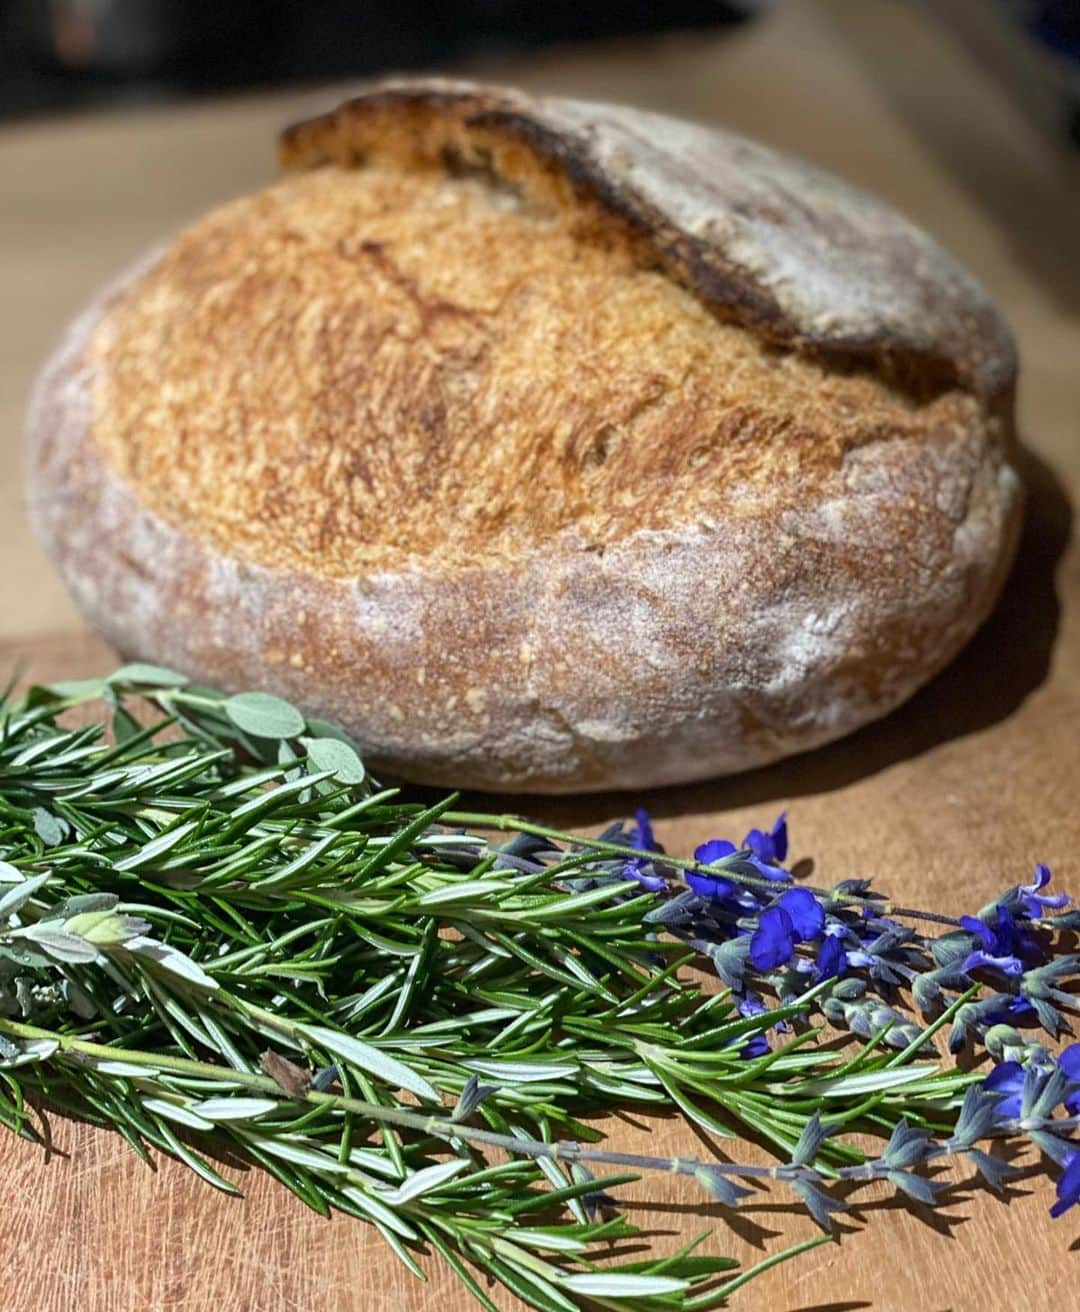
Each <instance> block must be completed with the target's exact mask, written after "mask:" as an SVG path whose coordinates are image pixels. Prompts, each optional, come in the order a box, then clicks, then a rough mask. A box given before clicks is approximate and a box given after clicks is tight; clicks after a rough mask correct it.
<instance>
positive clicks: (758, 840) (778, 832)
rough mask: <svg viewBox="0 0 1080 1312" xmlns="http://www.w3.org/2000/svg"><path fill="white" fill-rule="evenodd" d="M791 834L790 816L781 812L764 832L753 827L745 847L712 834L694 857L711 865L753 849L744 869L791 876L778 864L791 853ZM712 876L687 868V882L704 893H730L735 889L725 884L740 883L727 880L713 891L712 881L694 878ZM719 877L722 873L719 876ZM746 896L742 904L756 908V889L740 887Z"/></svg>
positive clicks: (784, 877)
mask: <svg viewBox="0 0 1080 1312" xmlns="http://www.w3.org/2000/svg"><path fill="white" fill-rule="evenodd" d="M787 850H788V834H787V818H786V816H784V815H781V816H780V817H779V818H778V819H777V821H776V823H775V824H774V825H773V827H772V829H770V830H769V832H768V833H767V834H766V833H763V832H762V830H760V829H751V830H750V832H749V833H748V834H747V835H746V837H745V838H744V839H743V842H742V847H736V846H735V844H734V843H732V842H729V841H728V839H726V838H711V839H709V841H708V842H707V843H702V845H701V846H700V847H699V848H698V849H697V851H695V853H694V860H695V861H700V862H702V864H704V865H711V864H712V863H713V862H714V861H720V860H721V859H722V858H724V857H727V856H734V855H735V854H736V853H737V852H749V853H750V855H749V857H746V858H744V859H743V862H742V863H741V864H742V867H743V870H744V871H747V870H748V872H752V873H753V874H755V875H757V876H759V877H760V878H763V879H771V880H774V881H780V880H789V879H790V878H791V874H790V872H789V871H787V870H783V869H781V868H780V866H779V865H778V864H776V863H777V862H779V861H782V860H783V859H784V857H785V856H787ZM695 878H696V879H698V880H702V879H703V878H705V879H708V878H711V876H704V877H703V876H702V875H700V874H697V875H694V873H693V872H687V876H686V882H687V883H688V884H689V885H690V887H691V888H692V889H693V890H694V891H695V892H696V893H700V895H701V896H702V897H729V896H730V894H731V891H732V889H731V888H726V887H724V885H726V884H728V883H731V884H732V887H737V886H738V881H728V880H723V881H722V883H721V889H720V891H719V892H713V891H711V885H709V884H705V883H702V884H701V885H700V887H699V886H698V884H696V883H695V882H694V880H695ZM718 878H719V877H718ZM739 891H740V893H742V894H743V895H744V896H742V897H741V898H740V905H742V906H743V907H744V908H745V909H746V910H755V909H756V906H757V902H758V899H757V898H756V897H755V895H754V890H752V889H749V888H746V887H742V888H740V889H739Z"/></svg>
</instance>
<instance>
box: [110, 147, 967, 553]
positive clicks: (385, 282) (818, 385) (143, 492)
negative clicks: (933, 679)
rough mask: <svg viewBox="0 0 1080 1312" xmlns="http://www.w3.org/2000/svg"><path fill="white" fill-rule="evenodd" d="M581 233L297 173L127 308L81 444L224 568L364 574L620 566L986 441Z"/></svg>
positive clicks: (352, 173) (464, 189) (143, 287)
mask: <svg viewBox="0 0 1080 1312" xmlns="http://www.w3.org/2000/svg"><path fill="white" fill-rule="evenodd" d="M576 218H577V214H576V211H575V209H574V207H572V206H571V207H568V208H567V209H565V210H559V209H554V208H551V207H547V206H540V205H530V204H529V203H527V202H526V201H524V200H522V199H520V198H517V197H514V196H513V195H509V194H507V193H506V192H503V191H499V190H495V189H493V188H492V187H491V186H489V185H488V184H487V183H486V182H484V181H481V180H478V179H476V178H473V177H452V176H448V175H447V174H446V173H445V172H444V171H443V170H442V169H441V168H439V167H438V166H436V167H432V168H413V169H402V168H401V167H399V166H397V165H395V164H390V165H385V164H383V165H380V164H377V163H371V164H368V165H366V166H364V167H359V168H355V169H352V170H348V171H342V170H338V169H318V170H314V171H312V172H305V173H299V174H294V175H291V176H289V177H286V178H285V179H284V180H283V181H281V182H279V183H277V184H276V185H275V186H273V187H271V188H269V189H268V190H266V191H264V192H261V193H259V194H258V195H256V196H253V197H248V198H244V199H242V200H238V201H234V202H233V203H231V204H229V205H226V206H225V207H223V208H222V209H220V210H217V211H215V212H214V213H212V214H210V215H208V216H207V217H206V218H204V219H202V220H201V221H200V222H198V223H197V224H196V225H195V226H194V227H192V228H190V229H188V230H187V231H186V232H184V233H182V234H181V235H180V236H179V237H178V238H177V239H176V240H175V241H174V242H173V243H172V244H171V245H170V246H169V248H168V249H167V250H166V251H165V252H164V253H163V255H162V256H161V258H160V259H159V260H158V261H156V262H155V263H154V264H153V266H152V267H151V268H149V269H148V270H147V271H146V272H145V273H143V274H142V275H141V277H139V278H138V279H136V280H135V282H134V283H132V285H131V286H129V287H128V288H126V289H125V291H124V293H123V295H122V296H120V297H118V298H117V300H116V302H115V303H114V306H113V308H112V310H111V312H110V314H109V316H108V317H107V318H106V319H105V320H103V321H102V323H101V324H100V325H99V326H98V329H97V331H96V332H95V334H94V337H93V340H92V341H91V344H90V356H91V360H92V361H93V362H94V364H95V365H96V366H97V386H96V389H95V394H94V418H93V440H94V441H95V443H96V444H97V445H98V446H99V447H100V449H101V450H102V452H103V453H104V454H105V456H106V458H107V459H109V460H110V461H111V462H112V464H113V466H114V468H115V469H116V471H117V473H118V474H119V475H120V476H121V477H122V478H124V479H125V480H126V481H128V482H129V483H131V484H132V485H133V486H134V487H135V488H137V489H138V492H139V496H140V498H141V499H143V500H144V501H145V502H146V504H148V505H150V506H151V507H153V509H155V510H156V511H157V512H158V513H159V514H160V515H162V516H163V517H164V518H166V519H168V520H170V521H171V522H172V523H174V524H177V525H182V526H183V527H184V529H185V531H187V532H189V533H191V534H193V535H196V536H198V537H200V538H203V539H205V540H207V541H209V542H211V543H212V544H213V545H214V546H215V547H216V548H218V549H219V550H223V551H229V552H234V553H236V554H238V555H239V556H241V557H243V558H245V559H249V560H253V561H259V562H262V563H265V564H266V565H268V566H271V567H276V568H291V569H304V570H309V571H312V572H315V573H322V574H328V575H332V576H336V577H349V576H351V575H354V574H355V573H357V572H358V571H365V570H373V569H383V568H394V567H399V568H400V567H402V566H404V565H408V564H420V563H421V562H423V563H424V565H425V567H426V568H430V569H435V570H439V571H444V570H450V569H453V568H456V567H462V566H468V565H475V564H478V563H481V562H485V561H489V560H513V559H514V558H515V557H517V556H519V555H521V554H522V553H527V552H529V551H532V550H538V549H542V548H543V547H544V546H545V544H550V543H551V542H552V541H553V540H559V539H564V540H568V541H570V542H573V543H574V544H577V545H580V546H582V547H586V548H588V549H592V550H596V549H605V548H607V547H608V546H609V545H611V543H613V542H615V541H618V540H620V539H623V538H625V537H627V536H628V535H629V534H632V533H637V532H641V531H662V530H666V529H679V528H686V527H689V526H693V525H694V524H696V523H704V524H715V523H716V522H717V520H718V517H722V518H725V519H730V518H731V517H738V516H740V515H744V514H752V513H754V512H755V510H756V509H758V508H760V505H761V503H762V501H763V500H767V501H768V502H769V503H770V504H772V505H774V506H776V507H779V506H781V505H783V504H785V503H788V504H790V503H792V502H797V501H799V500H804V499H805V498H806V497H807V496H808V495H809V488H810V487H822V488H828V486H829V484H830V481H835V479H836V476H837V472H838V471H839V469H840V467H841V464H842V462H843V460H844V459H845V457H846V456H847V455H849V454H850V453H851V452H853V451H855V450H857V449H859V448H860V447H863V446H865V445H867V444H869V443H872V442H874V441H881V440H889V439H903V438H907V439H910V440H912V441H916V442H920V441H922V440H924V438H925V435H926V433H927V431H928V430H930V431H934V432H936V433H937V434H938V440H941V441H947V440H954V439H956V438H960V437H963V435H964V434H966V433H967V434H981V430H982V428H983V427H984V425H985V419H984V417H983V416H982V415H981V414H980V407H979V405H978V403H977V402H976V401H975V400H974V399H973V398H972V397H970V396H969V395H967V394H966V393H965V392H963V391H961V390H957V389H953V390H949V391H947V392H943V393H941V394H939V395H937V396H934V397H933V398H931V399H929V400H927V401H926V402H925V403H923V404H917V403H915V402H914V401H912V400H910V399H909V398H907V397H905V396H904V395H903V394H901V393H899V392H898V391H896V390H895V389H893V388H891V387H890V386H889V385H888V384H887V383H884V382H881V381H880V380H878V379H875V378H873V377H870V376H868V375H866V374H864V373H840V374H836V373H834V372H831V371H830V370H829V369H828V368H827V367H826V366H825V365H824V364H822V363H821V362H819V361H816V360H812V359H806V358H803V357H801V356H800V355H798V354H796V353H794V352H792V351H784V350H777V349H775V348H772V349H770V348H769V347H768V346H763V344H762V343H761V342H760V340H758V338H757V337H756V336H755V334H754V333H753V332H752V331H750V330H749V329H746V328H743V327H741V326H739V325H736V324H731V323H723V322H718V321H717V320H716V318H715V317H714V315H713V314H712V313H711V312H710V311H709V309H708V308H706V307H705V306H703V305H702V304H701V303H700V302H699V301H698V300H697V299H696V298H695V297H694V296H693V295H692V294H691V293H690V292H688V291H686V290H685V289H683V288H681V287H678V286H676V285H674V284H673V283H672V282H671V281H670V280H669V279H668V278H667V277H666V276H665V275H664V274H663V273H662V272H660V271H658V270H656V269H655V268H641V267H640V266H639V263H638V262H637V261H636V260H635V258H634V252H633V250H632V249H631V248H630V247H629V243H627V242H626V241H625V240H624V239H622V238H621V237H620V235H619V234H617V233H615V234H606V237H607V239H606V240H603V239H601V237H600V236H599V235H597V234H595V233H593V234H587V235H584V236H583V235H581V234H579V233H578V232H577V231H576V224H575V220H576ZM283 525H287V526H288V531H287V532H285V533H283V532H282V526H283Z"/></svg>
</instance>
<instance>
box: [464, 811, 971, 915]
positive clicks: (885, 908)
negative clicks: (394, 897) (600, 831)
mask: <svg viewBox="0 0 1080 1312" xmlns="http://www.w3.org/2000/svg"><path fill="white" fill-rule="evenodd" d="M440 819H441V820H442V821H443V822H444V823H445V824H458V825H476V826H477V827H478V828H480V829H494V830H497V831H498V832H500V833H522V834H532V835H534V836H535V837H537V838H550V839H552V840H553V841H555V842H559V843H574V844H577V845H578V846H579V847H585V848H588V849H589V850H590V851H593V852H598V853H604V854H606V855H608V856H623V857H627V858H630V859H634V860H638V861H640V860H641V859H642V857H647V856H648V855H649V853H648V852H643V851H641V849H640V848H636V847H627V846H626V845H625V844H623V843H609V842H606V841H605V840H604V839H600V838H586V837H584V836H583V835H581V834H568V833H565V832H564V831H563V830H561V829H552V828H551V827H550V826H548V825H540V824H535V823H534V822H533V821H531V820H526V819H524V818H523V817H522V816H517V815H491V814H488V813H487V812H484V811H444V812H443V813H442V815H441V816H440ZM655 855H656V856H657V857H658V858H659V859H660V862H661V864H668V865H677V866H678V867H679V868H680V869H682V870H694V871H699V872H701V873H703V874H712V875H715V874H716V873H717V871H718V870H722V871H723V875H724V878H725V879H730V880H732V881H733V882H735V883H737V884H745V885H746V886H747V887H748V888H755V889H758V890H759V891H763V892H768V893H775V892H776V891H777V885H776V883H775V882H774V881H773V880H771V879H765V878H763V877H759V876H757V875H747V874H744V873H742V872H741V871H737V870H732V869H730V868H728V867H727V866H725V865H724V864H723V862H714V863H712V864H711V865H710V864H706V863H704V862H702V861H694V860H691V859H690V858H689V857H677V858H672V857H667V856H666V854H663V853H659V852H658V853H656V854H655ZM750 855H751V854H750V853H749V852H739V853H736V854H735V856H739V857H743V858H745V857H748V856H750ZM732 859H733V858H732ZM799 887H800V888H805V889H806V890H807V891H808V892H810V893H813V894H814V895H815V897H824V898H828V899H829V900H830V901H831V902H832V903H833V904H834V905H838V906H842V907H863V906H867V905H870V906H872V907H873V908H874V910H875V911H878V912H880V914H881V915H884V916H903V917H905V919H908V920H925V921H927V922H928V923H929V924H934V925H949V926H950V927H954V928H958V927H959V926H960V921H959V920H958V919H957V917H955V916H944V915H941V914H939V913H938V912H935V911H919V910H916V909H915V908H914V907H902V906H898V905H897V904H896V903H895V902H887V901H883V900H882V899H881V898H876V897H863V896H860V895H859V894H857V893H837V892H835V891H834V890H832V889H828V888H818V887H816V886H815V885H813V884H800V885H799Z"/></svg>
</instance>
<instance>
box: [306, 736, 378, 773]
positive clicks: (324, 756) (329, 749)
mask: <svg viewBox="0 0 1080 1312" xmlns="http://www.w3.org/2000/svg"><path fill="white" fill-rule="evenodd" d="M300 743H301V745H302V746H303V748H304V750H305V751H306V752H307V754H308V760H309V761H311V763H312V765H314V767H315V768H316V770H329V771H331V773H332V774H333V775H334V777H335V778H336V779H337V780H338V782H339V783H343V784H362V783H363V782H364V779H365V777H366V775H367V771H366V770H365V769H364V763H363V761H362V760H361V759H360V757H359V756H357V754H356V752H355V751H354V750H353V749H352V747H350V746H349V744H348V743H343V742H342V741H341V740H340V739H338V738H301V739H300Z"/></svg>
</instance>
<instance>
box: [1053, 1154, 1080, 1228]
mask: <svg viewBox="0 0 1080 1312" xmlns="http://www.w3.org/2000/svg"><path fill="white" fill-rule="evenodd" d="M1075 1203H1080V1152H1075V1153H1070V1154H1069V1156H1068V1157H1067V1158H1066V1159H1065V1170H1064V1171H1062V1173H1061V1179H1060V1180H1058V1182H1057V1202H1056V1203H1055V1204H1054V1205H1053V1207H1051V1209H1050V1215H1051V1216H1061V1215H1062V1213H1064V1212H1067V1211H1068V1210H1069V1208H1070V1207H1072V1206H1073V1205H1074V1204H1075Z"/></svg>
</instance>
